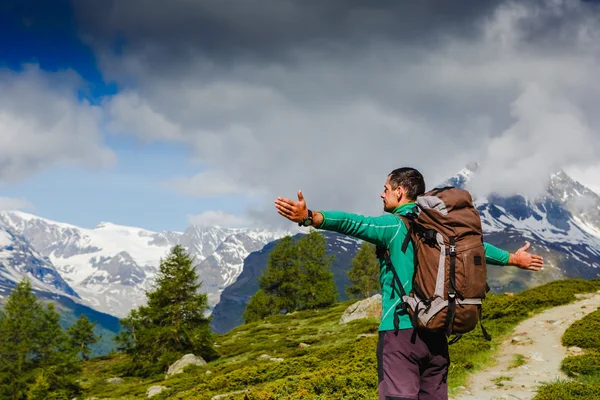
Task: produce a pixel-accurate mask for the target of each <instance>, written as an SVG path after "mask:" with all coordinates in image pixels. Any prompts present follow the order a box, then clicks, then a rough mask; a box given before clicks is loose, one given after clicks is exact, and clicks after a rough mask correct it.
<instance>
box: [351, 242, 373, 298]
mask: <svg viewBox="0 0 600 400" xmlns="http://www.w3.org/2000/svg"><path fill="white" fill-rule="evenodd" d="M379 276H380V266H379V260H378V259H377V256H376V255H375V245H374V244H371V243H367V242H365V243H363V245H362V246H361V247H360V249H359V250H358V252H357V253H356V256H355V257H354V259H353V260H352V269H351V270H350V271H348V277H349V278H350V282H351V283H352V285H351V286H348V287H347V288H346V294H347V295H348V296H350V297H352V296H357V297H362V298H367V297H370V296H372V295H374V294H376V293H379V292H380V290H381V285H380V281H379Z"/></svg>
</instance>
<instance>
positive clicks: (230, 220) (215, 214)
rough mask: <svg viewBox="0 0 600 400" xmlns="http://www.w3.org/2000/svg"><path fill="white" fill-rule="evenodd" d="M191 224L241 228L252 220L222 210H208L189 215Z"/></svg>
mask: <svg viewBox="0 0 600 400" xmlns="http://www.w3.org/2000/svg"><path fill="white" fill-rule="evenodd" d="M188 221H189V222H190V224H193V225H199V226H221V227H225V228H239V227H246V226H248V225H250V221H249V220H248V219H246V218H244V217H239V216H236V215H233V214H229V213H226V212H223V211H220V210H208V211H205V212H203V213H202V214H198V215H188Z"/></svg>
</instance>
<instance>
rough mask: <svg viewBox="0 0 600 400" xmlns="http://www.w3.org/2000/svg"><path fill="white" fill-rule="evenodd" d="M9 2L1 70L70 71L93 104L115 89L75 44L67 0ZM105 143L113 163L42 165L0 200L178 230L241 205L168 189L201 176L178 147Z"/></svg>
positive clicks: (2, 27) (0, 45) (79, 217)
mask: <svg viewBox="0 0 600 400" xmlns="http://www.w3.org/2000/svg"><path fill="white" fill-rule="evenodd" d="M12 3H13V4H12V5H11V6H9V12H8V13H0V57H1V58H0V67H2V68H4V69H10V70H13V71H20V70H21V69H22V66H23V64H26V63H27V64H29V63H34V64H37V65H39V68H40V69H41V70H43V71H48V72H55V71H61V70H66V69H72V70H75V71H76V72H77V73H78V74H79V75H80V76H81V77H82V78H83V80H84V82H83V83H82V84H81V85H80V86H79V88H80V92H79V97H80V99H86V100H88V101H90V102H92V103H94V104H99V103H101V102H102V101H103V99H104V98H106V97H110V96H111V95H114V94H115V93H117V92H118V89H117V85H116V84H115V83H114V82H109V83H107V82H105V81H104V78H103V76H102V73H101V72H100V71H99V69H98V66H97V63H96V59H95V56H94V53H93V51H92V49H90V47H89V46H88V45H86V44H84V43H83V42H82V41H81V39H80V37H79V35H78V32H77V30H76V22H75V20H74V16H73V10H72V8H71V5H70V4H69V2H67V1H51V2H50V1H48V2H37V4H35V7H26V5H32V4H33V3H32V2H24V3H23V4H22V5H19V4H18V2H12ZM42 134H43V133H42ZM103 140H104V143H105V144H106V146H108V147H109V148H110V149H112V150H113V151H114V152H115V154H116V158H117V163H116V164H115V165H113V166H110V167H104V168H100V169H98V168H86V167H82V166H74V167H73V166H57V165H48V166H45V167H44V168H43V169H42V170H41V171H39V172H36V173H34V174H31V175H28V176H27V177H25V178H22V179H19V180H18V181H16V182H2V183H0V190H1V192H0V196H1V197H9V198H15V199H21V200H24V201H26V202H27V203H29V205H30V207H26V208H24V209H23V211H25V212H30V213H33V214H36V215H40V216H43V217H46V218H50V219H54V220H57V221H61V222H68V223H72V224H75V225H78V226H82V227H88V228H92V227H94V226H96V225H97V224H98V223H100V222H101V221H111V222H114V223H118V224H122V225H131V226H139V227H143V228H146V229H151V230H184V229H185V228H186V227H187V226H189V219H188V217H187V216H188V215H197V214H201V213H202V212H203V211H204V210H214V209H219V210H223V211H231V212H232V213H239V212H240V210H241V207H243V206H244V204H245V202H244V200H243V199H242V201H240V200H239V199H236V198H235V197H229V196H222V197H216V198H215V197H210V198H197V197H192V196H184V195H180V194H178V193H177V192H176V191H175V190H173V189H166V188H165V187H164V186H165V182H166V181H168V180H169V179H170V178H172V177H174V176H188V175H191V174H193V173H196V172H199V171H201V168H198V166H193V165H190V164H191V163H190V161H189V159H188V158H187V157H186V154H187V150H186V149H185V146H183V145H179V144H173V143H168V142H157V143H152V144H146V143H141V142H140V141H139V140H136V139H133V138H130V137H120V136H115V135H108V134H107V135H105V137H104V138H103Z"/></svg>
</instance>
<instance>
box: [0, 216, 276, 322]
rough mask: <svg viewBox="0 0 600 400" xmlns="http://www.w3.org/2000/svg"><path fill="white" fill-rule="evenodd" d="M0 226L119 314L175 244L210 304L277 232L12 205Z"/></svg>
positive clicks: (90, 300) (95, 303) (139, 296)
mask: <svg viewBox="0 0 600 400" xmlns="http://www.w3.org/2000/svg"><path fill="white" fill-rule="evenodd" d="M0 226H4V227H7V228H8V229H11V230H12V231H14V232H18V233H19V234H20V235H22V236H23V237H24V238H25V239H27V241H28V242H29V243H31V245H32V247H33V248H35V249H36V250H37V251H38V252H39V253H40V254H41V256H43V257H45V258H46V259H47V260H48V261H49V263H51V265H54V267H55V268H56V270H57V271H58V272H59V273H60V276H62V278H64V280H65V281H66V282H68V284H69V285H70V286H71V287H72V288H73V289H74V291H75V292H76V293H77V294H78V295H79V296H81V298H82V299H83V301H84V302H85V303H86V304H88V305H89V306H91V307H93V308H95V309H97V310H99V311H103V312H107V313H109V314H112V315H116V316H119V317H121V316H125V315H126V314H127V313H128V312H129V310H131V309H132V308H135V307H137V306H138V305H140V304H143V303H144V302H145V291H146V290H148V289H150V288H151V287H152V284H153V282H154V277H155V274H156V272H157V271H158V267H159V264H160V260H161V259H162V258H165V257H166V256H167V254H168V252H169V250H170V249H171V247H172V246H174V245H175V244H181V245H182V246H184V247H185V248H186V250H187V251H188V252H190V254H191V255H192V256H193V257H194V258H195V260H196V262H197V263H198V265H197V272H198V274H199V275H200V279H201V280H202V281H203V288H202V290H203V291H206V292H207V293H208V295H209V298H210V305H211V307H212V306H214V305H215V304H216V303H217V302H218V300H219V295H220V292H221V291H222V290H223V288H224V287H225V286H226V285H227V284H229V283H230V282H232V280H235V278H237V275H239V273H240V272H241V267H240V265H241V263H242V262H243V259H244V258H245V257H246V255H248V253H250V252H251V251H254V250H255V249H257V248H260V247H262V246H264V245H265V244H266V243H268V242H269V241H272V240H275V239H276V238H278V237H280V236H281V235H282V234H283V233H281V234H278V233H269V232H260V231H254V230H242V229H237V230H235V229H228V228H220V227H208V228H204V227H199V226H191V227H189V228H188V229H187V230H186V231H185V232H183V233H182V232H152V231H148V230H145V229H141V228H136V227H128V226H121V225H116V224H113V223H109V222H103V223H100V224H99V225H98V226H96V227H95V228H94V229H86V228H80V227H77V226H74V225H70V224H64V223H60V222H55V221H51V220H48V219H45V218H41V217H37V216H34V215H31V214H26V213H22V212H16V211H14V212H12V211H11V212H1V213H0ZM210 256H213V258H212V259H211V261H208V262H206V263H203V262H204V261H205V260H206V259H207V257H210Z"/></svg>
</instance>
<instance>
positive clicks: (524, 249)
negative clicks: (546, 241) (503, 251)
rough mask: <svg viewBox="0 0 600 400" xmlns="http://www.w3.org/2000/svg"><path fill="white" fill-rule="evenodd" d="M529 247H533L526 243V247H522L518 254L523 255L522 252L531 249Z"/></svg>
mask: <svg viewBox="0 0 600 400" xmlns="http://www.w3.org/2000/svg"><path fill="white" fill-rule="evenodd" d="M529 247H531V243H529V242H526V243H525V246H523V247H521V248H520V249H519V250H517V252H519V253H521V252H524V251H527V249H529Z"/></svg>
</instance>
